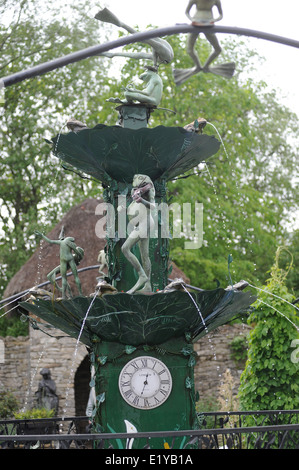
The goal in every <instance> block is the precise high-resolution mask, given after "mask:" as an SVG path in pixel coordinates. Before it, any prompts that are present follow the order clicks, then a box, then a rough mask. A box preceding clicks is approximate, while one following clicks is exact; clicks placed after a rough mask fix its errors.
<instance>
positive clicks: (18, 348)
mask: <svg viewBox="0 0 299 470" xmlns="http://www.w3.org/2000/svg"><path fill="white" fill-rule="evenodd" d="M45 331H46V333H47V334H48V335H51V336H48V335H47V334H45V333H43V332H41V331H39V330H33V329H31V333H30V337H18V338H12V337H6V338H2V341H3V342H4V348H5V350H4V362H2V363H1V361H0V387H4V388H5V389H7V390H11V391H13V393H14V394H15V396H16V397H17V398H18V400H19V401H20V403H21V406H22V407H24V406H25V407H30V406H32V405H33V404H34V394H35V392H36V390H37V388H38V382H39V381H40V379H41V375H40V370H41V369H42V368H44V367H48V368H49V369H50V371H51V377H52V379H53V380H54V381H55V383H56V387H57V395H58V397H59V413H58V414H59V416H63V415H65V416H75V415H78V414H79V415H81V416H82V415H83V414H84V411H85V410H84V403H85V402H87V399H88V387H89V386H88V383H89V361H87V360H86V357H87V354H88V352H87V349H86V347H85V346H84V345H81V344H80V345H79V347H78V348H77V347H76V346H77V342H76V340H74V339H72V338H70V337H64V336H63V333H61V332H60V331H58V330H55V329H54V328H51V329H47V330H45ZM248 331H249V327H247V326H245V325H233V326H228V325H226V326H223V327H221V328H219V329H217V330H216V332H213V333H211V334H210V335H207V336H205V337H204V338H202V339H201V340H199V341H198V342H197V343H196V344H195V351H196V353H197V356H198V359H197V364H196V367H195V389H196V390H197V391H198V392H199V396H200V399H201V400H202V399H204V398H212V397H214V399H215V398H216V397H217V395H218V393H219V389H220V387H221V385H222V382H223V375H224V372H225V371H226V370H227V369H230V372H231V375H232V377H233V378H234V379H235V381H236V387H235V393H236V392H237V388H238V383H239V378H240V375H241V373H242V366H243V365H241V367H240V365H239V366H238V365H237V364H236V362H235V361H234V360H233V359H232V358H231V348H230V343H231V341H232V339H233V338H235V337H236V336H241V335H247V334H248ZM52 336H53V337H52ZM83 366H84V367H83ZM83 369H84V370H83ZM75 384H76V389H77V390H76V396H77V397H78V396H79V397H82V395H83V404H81V405H80V410H79V411H78V405H77V409H76V404H75ZM76 401H78V398H77V400H76ZM81 401H82V400H81ZM215 404H216V402H215ZM215 409H216V408H215Z"/></svg>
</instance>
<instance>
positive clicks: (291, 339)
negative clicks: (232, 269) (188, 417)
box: [239, 248, 299, 410]
mask: <svg viewBox="0 0 299 470" xmlns="http://www.w3.org/2000/svg"><path fill="white" fill-rule="evenodd" d="M282 250H283V248H280V249H278V250H277V254H276V260H275V263H274V266H273V267H272V270H271V277H270V278H269V279H268V281H267V283H266V285H265V286H264V287H263V289H262V290H261V291H260V294H259V296H258V300H257V301H256V303H255V305H254V307H255V309H254V311H253V313H252V314H251V315H250V317H249V318H248V323H249V324H250V325H251V326H252V327H253V328H252V330H251V332H250V338H249V350H248V360H247V363H246V366H245V370H244V371H243V373H242V375H241V382H240V389H239V399H240V405H241V407H242V409H243V410H283V409H287V410H294V409H298V407H299V360H297V358H296V349H294V348H296V347H297V349H298V345H299V315H298V310H296V309H295V307H294V306H292V304H291V302H292V300H293V299H294V297H293V296H292V295H291V294H290V293H289V292H288V289H287V287H286V285H285V279H286V276H287V274H288V271H284V270H282V269H281V268H279V266H278V263H279V257H280V254H281V252H282Z"/></svg>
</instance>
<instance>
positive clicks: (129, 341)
mask: <svg viewBox="0 0 299 470" xmlns="http://www.w3.org/2000/svg"><path fill="white" fill-rule="evenodd" d="M190 296H191V297H192V298H191V297H190ZM192 299H193V300H192ZM255 300H256V297H255V296H254V295H252V294H251V292H243V291H237V290H233V289H222V288H218V289H214V290H204V291H201V292H196V293H188V292H180V291H174V292H169V293H158V292H157V293H153V294H151V295H144V294H132V295H131V294H126V293H117V294H114V295H111V294H106V295H104V296H102V297H97V298H95V299H94V302H93V304H92V306H91V308H90V311H89V314H88V316H87V318H85V317H86V312H87V311H88V308H89V307H90V304H91V302H92V298H91V297H84V296H78V297H74V298H73V299H69V300H56V301H55V300H53V301H51V300H43V299H36V300H35V301H34V303H29V302H22V303H21V304H20V305H21V307H23V308H24V309H25V310H26V311H28V312H31V313H32V314H34V315H36V316H37V317H39V318H41V319H42V320H44V321H46V322H47V323H49V324H50V325H52V326H54V327H55V328H58V329H60V330H62V331H63V332H65V333H66V334H68V335H69V336H71V337H73V338H76V339H77V338H78V336H79V333H80V331H81V327H82V325H83V322H84V327H83V329H82V332H81V336H80V341H81V342H82V343H84V344H85V345H87V346H92V344H93V343H94V342H97V341H101V340H102V341H109V342H111V341H112V342H118V343H121V344H124V345H132V346H138V345H154V344H161V343H163V342H165V341H168V340H170V339H172V338H177V337H180V336H184V335H185V336H186V335H187V336H188V338H189V339H190V340H191V341H192V342H195V341H197V340H198V339H199V338H201V337H202V336H205V335H206V334H207V333H208V332H210V331H212V330H214V329H215V328H217V327H219V326H221V325H223V324H225V323H227V322H228V321H229V320H231V319H232V318H233V317H235V316H236V315H238V314H241V313H244V312H246V311H248V309H249V308H250V305H251V304H252V303H253V302H255ZM193 301H194V302H195V303H196V305H197V307H198V309H199V310H200V313H199V311H198V310H197V308H196V307H195V305H194V303H193Z"/></svg>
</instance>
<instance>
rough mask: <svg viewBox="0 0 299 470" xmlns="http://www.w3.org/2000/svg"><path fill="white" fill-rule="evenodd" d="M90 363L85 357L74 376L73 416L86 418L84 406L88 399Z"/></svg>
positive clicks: (87, 357)
mask: <svg viewBox="0 0 299 470" xmlns="http://www.w3.org/2000/svg"><path fill="white" fill-rule="evenodd" d="M89 382H90V361H89V356H88V355H87V356H85V358H84V359H83V361H82V362H81V364H80V365H79V367H78V369H77V371H76V374H75V381H74V385H75V414H76V416H86V406H87V402H88V397H89Z"/></svg>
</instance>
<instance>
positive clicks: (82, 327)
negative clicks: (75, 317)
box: [62, 289, 98, 421]
mask: <svg viewBox="0 0 299 470" xmlns="http://www.w3.org/2000/svg"><path fill="white" fill-rule="evenodd" d="M97 294H98V289H96V291H95V293H94V295H93V298H92V300H91V302H90V304H89V307H88V309H87V311H86V314H85V316H84V319H83V321H82V325H81V329H80V332H79V335H78V338H77V341H76V346H75V350H74V354H73V359H72V365H71V370H70V375H69V380H68V385H67V390H66V394H65V405H64V409H63V416H62V421H64V419H65V416H66V412H67V408H68V397H69V393H70V389H71V383H72V379H73V376H74V369H75V362H76V358H77V353H78V349H79V343H80V339H81V336H82V333H83V329H84V326H85V323H86V320H87V317H88V315H89V312H90V310H91V307H92V305H93V303H94V301H95V299H96V297H97Z"/></svg>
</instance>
